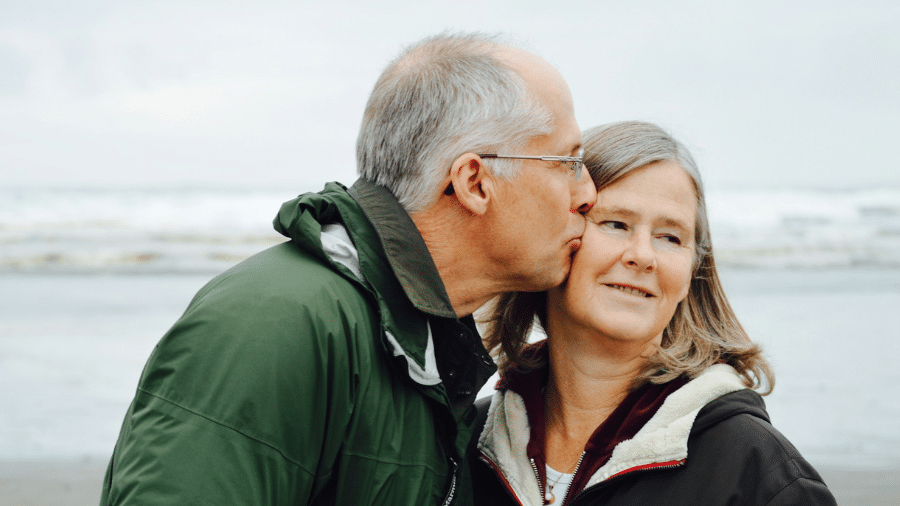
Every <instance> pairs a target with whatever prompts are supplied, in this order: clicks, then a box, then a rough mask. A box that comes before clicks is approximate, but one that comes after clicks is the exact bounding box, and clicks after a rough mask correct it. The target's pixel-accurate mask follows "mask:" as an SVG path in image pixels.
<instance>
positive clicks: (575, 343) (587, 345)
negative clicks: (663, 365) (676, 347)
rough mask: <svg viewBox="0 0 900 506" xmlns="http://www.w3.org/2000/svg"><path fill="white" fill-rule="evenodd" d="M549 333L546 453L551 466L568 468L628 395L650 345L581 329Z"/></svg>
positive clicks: (545, 404)
mask: <svg viewBox="0 0 900 506" xmlns="http://www.w3.org/2000/svg"><path fill="white" fill-rule="evenodd" d="M548 330H549V329H548ZM558 330H562V329H558ZM569 330H570V331H571V330H573V329H569ZM551 332H552V331H551ZM552 335H553V336H555V337H552V338H550V341H549V360H550V377H549V379H548V383H547V388H546V390H545V392H544V410H545V412H544V415H545V420H546V430H547V433H546V447H545V457H546V459H547V464H548V465H549V466H550V467H552V468H553V469H556V470H558V471H561V472H571V471H572V470H573V469H574V467H575V466H576V464H577V462H578V459H579V458H580V456H581V453H582V451H583V450H584V447H585V445H586V444H587V442H588V439H590V437H591V435H592V434H593V433H594V431H595V430H596V429H597V427H599V426H600V425H601V424H602V423H603V422H604V421H606V419H607V418H608V417H609V415H610V414H611V413H612V412H613V411H614V410H615V409H616V408H617V407H618V406H619V404H620V403H621V402H622V400H623V399H625V397H626V396H627V395H628V392H629V390H630V387H631V385H632V384H633V383H634V380H635V378H637V376H638V375H639V374H640V372H641V369H642V367H643V365H644V363H645V362H646V352H647V350H648V347H650V346H652V345H651V344H650V343H646V342H644V343H623V342H606V341H604V340H603V339H599V338H597V336H588V335H584V334H583V333H581V332H572V333H571V334H568V335H564V334H563V335H561V334H560V333H559V332H558V331H557V332H552Z"/></svg>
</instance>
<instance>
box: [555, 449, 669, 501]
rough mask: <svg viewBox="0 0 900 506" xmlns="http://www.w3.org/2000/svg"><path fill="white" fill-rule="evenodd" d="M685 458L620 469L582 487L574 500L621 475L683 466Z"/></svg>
mask: <svg viewBox="0 0 900 506" xmlns="http://www.w3.org/2000/svg"><path fill="white" fill-rule="evenodd" d="M685 460H687V459H681V460H670V461H668V462H660V463H658V464H645V465H643V466H637V467H632V468H629V469H625V470H624V471H619V472H618V473H616V474H614V475H612V476H610V477H609V478H607V479H605V480H603V481H601V482H600V483H597V484H595V485H592V486H590V487H587V488H583V489H581V490H580V491H579V492H578V493H577V494H575V497H573V498H572V502H575V500H577V499H578V498H579V497H581V496H582V495H584V493H585V492H587V491H589V490H592V489H596V488H598V487H602V486H605V485H608V484H609V483H610V482H612V481H614V480H616V479H618V478H619V477H622V476H625V475H628V474H632V473H641V472H645V471H655V470H658V469H673V468H676V467H681V466H683V465H684V462H685Z"/></svg>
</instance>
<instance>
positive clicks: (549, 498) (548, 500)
mask: <svg viewBox="0 0 900 506" xmlns="http://www.w3.org/2000/svg"><path fill="white" fill-rule="evenodd" d="M564 476H565V474H563V473H557V474H556V479H555V480H553V483H550V482H549V481H550V480H547V489H546V491H545V492H544V504H553V503H554V502H556V496H555V495H554V494H553V487H555V486H557V485H558V484H559V480H561V479H563V477H564Z"/></svg>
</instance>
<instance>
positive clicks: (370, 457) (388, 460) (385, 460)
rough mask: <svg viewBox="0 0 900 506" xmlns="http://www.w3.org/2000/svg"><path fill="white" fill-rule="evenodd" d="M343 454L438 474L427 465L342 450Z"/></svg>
mask: <svg viewBox="0 0 900 506" xmlns="http://www.w3.org/2000/svg"><path fill="white" fill-rule="evenodd" d="M343 453H344V455H349V456H352V457H358V458H361V459H366V460H371V461H372V462H378V463H380V464H392V465H395V466H402V467H423V468H425V469H428V470H429V471H431V472H432V473H434V474H436V475H437V474H440V473H439V472H438V471H437V470H435V469H434V468H433V467H431V466H429V465H428V464H427V463H416V462H401V461H399V460H393V459H386V458H384V457H379V456H375V455H367V454H365V453H359V452H355V451H351V450H344V452H343Z"/></svg>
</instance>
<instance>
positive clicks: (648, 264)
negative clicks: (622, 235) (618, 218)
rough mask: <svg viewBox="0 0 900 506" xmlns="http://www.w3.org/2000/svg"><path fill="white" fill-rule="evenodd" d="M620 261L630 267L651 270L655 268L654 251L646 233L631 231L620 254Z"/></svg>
mask: <svg viewBox="0 0 900 506" xmlns="http://www.w3.org/2000/svg"><path fill="white" fill-rule="evenodd" d="M622 263H624V264H625V266H626V267H628V268H630V269H637V270H639V271H642V272H643V271H648V272H649V271H652V270H653V269H655V268H656V252H655V251H654V250H653V244H652V243H651V240H650V237H649V236H648V235H646V234H640V233H633V234H632V235H631V237H630V238H629V241H628V245H627V246H626V248H625V251H624V253H623V254H622Z"/></svg>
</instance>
